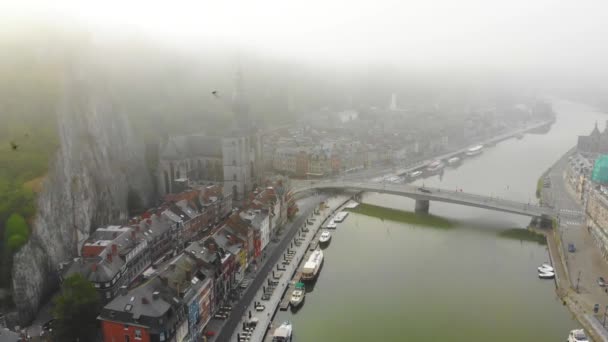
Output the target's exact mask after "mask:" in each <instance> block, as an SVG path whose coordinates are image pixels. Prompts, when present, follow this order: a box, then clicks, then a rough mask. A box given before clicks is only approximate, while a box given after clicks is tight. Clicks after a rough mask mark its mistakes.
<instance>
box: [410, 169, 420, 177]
mask: <svg viewBox="0 0 608 342" xmlns="http://www.w3.org/2000/svg"><path fill="white" fill-rule="evenodd" d="M408 176H409V177H410V178H418V177H420V176H422V171H413V172H410V173H409V174H408Z"/></svg>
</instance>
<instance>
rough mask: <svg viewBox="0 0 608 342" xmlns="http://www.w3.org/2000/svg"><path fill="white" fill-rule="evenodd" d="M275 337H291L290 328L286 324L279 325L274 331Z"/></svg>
mask: <svg viewBox="0 0 608 342" xmlns="http://www.w3.org/2000/svg"><path fill="white" fill-rule="evenodd" d="M274 337H281V338H288V337H289V329H288V328H287V327H284V326H280V327H278V328H277V329H276V330H275V331H274Z"/></svg>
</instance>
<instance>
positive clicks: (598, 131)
mask: <svg viewBox="0 0 608 342" xmlns="http://www.w3.org/2000/svg"><path fill="white" fill-rule="evenodd" d="M599 134H600V130H599V128H597V121H596V122H595V126H594V127H593V131H592V132H591V135H592V136H593V135H599Z"/></svg>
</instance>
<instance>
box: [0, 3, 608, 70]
mask: <svg viewBox="0 0 608 342" xmlns="http://www.w3.org/2000/svg"><path fill="white" fill-rule="evenodd" d="M607 6H608V5H606V3H605V2H604V1H599V0H583V1H574V0H566V1H552V0H536V1H526V0H514V1H483V0H464V1H449V0H431V1H412V0H408V1H390V0H382V1H348V0H334V1H322V0H314V1H279V0H274V1H269V0H264V1H238V0H229V1H178V2H176V3H166V2H154V1H152V2H150V1H128V2H123V1H117V0H112V1H103V2H95V1H77V0H74V1H69V0H60V1H33V0H26V1H14V2H7V3H3V4H2V7H0V9H1V11H0V12H1V13H2V14H0V15H2V17H3V22H5V24H4V25H3V26H5V29H7V28H9V29H10V27H9V25H7V24H6V23H8V22H12V23H13V24H14V25H17V26H19V25H20V24H21V25H23V24H26V25H27V24H31V23H32V22H35V21H36V20H43V19H44V20H48V23H47V24H49V25H59V26H67V27H69V28H79V29H84V30H88V31H89V32H93V33H94V34H98V33H111V34H113V35H114V36H115V37H125V36H126V37H127V38H129V37H138V36H142V37H146V38H149V39H151V40H152V41H157V42H159V43H163V44H170V45H172V44H175V45H178V46H183V45H188V46H192V47H196V46H198V45H206V44H211V45H212V46H213V45H217V46H224V47H229V48H230V49H231V50H229V52H236V51H240V52H241V53H249V52H254V53H258V54H261V55H263V56H270V57H279V58H283V59H288V60H290V61H297V62H304V63H315V64H319V63H320V64H326V65H327V64H330V65H332V66H340V67H348V66H353V67H356V68H369V67H376V66H386V65H388V66H391V67H397V68H399V69H405V70H408V71H413V70H422V71H426V72H437V71H439V72H441V71H451V72H465V73H470V72H482V73H483V72H490V73H496V74H497V75H499V76H501V77H507V78H509V77H512V76H513V74H515V75H519V77H525V76H526V75H528V76H530V77H538V76H540V75H542V76H551V75H552V74H556V73H557V74H559V75H561V76H563V77H572V78H573V79H579V78H582V79H584V78H586V77H589V78H590V79H600V78H601V77H603V76H605V75H606V71H605V70H606V68H605V61H606V60H607V57H608V48H606V45H605V44H604V40H605V38H606V37H607V36H608V28H607V26H606V25H605V16H604V13H605V12H606V10H607ZM7 18H8V19H12V20H9V21H6V20H7ZM23 20H25V21H23ZM72 25H73V26H72ZM516 77H517V76H516Z"/></svg>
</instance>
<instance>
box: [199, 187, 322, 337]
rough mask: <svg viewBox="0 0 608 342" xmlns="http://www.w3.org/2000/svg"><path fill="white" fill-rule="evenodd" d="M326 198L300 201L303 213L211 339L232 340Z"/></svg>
mask: <svg viewBox="0 0 608 342" xmlns="http://www.w3.org/2000/svg"><path fill="white" fill-rule="evenodd" d="M324 198H325V197H313V198H307V199H306V200H302V201H299V202H298V204H299V205H300V209H301V210H302V214H299V215H298V216H299V217H298V218H297V219H296V220H295V221H293V222H291V223H290V224H288V225H287V227H286V228H285V231H284V232H283V236H282V237H281V241H280V242H279V244H278V245H277V246H276V247H275V248H274V250H273V251H272V252H271V253H270V255H269V256H268V257H267V259H266V260H264V261H263V262H262V263H263V266H262V267H261V268H260V269H259V270H258V272H257V274H256V275H255V278H254V279H253V281H252V282H251V283H250V285H249V286H248V287H247V289H246V290H245V293H244V294H243V296H242V297H241V298H240V299H239V301H238V303H237V304H236V305H235V306H233V310H232V312H231V314H230V317H228V319H227V320H226V321H225V323H224V326H223V327H222V328H221V331H220V332H219V334H218V335H216V336H215V337H214V338H212V339H210V341H218V342H219V341H222V342H223V341H229V340H230V338H231V336H232V334H233V332H234V331H235V330H236V328H237V325H238V324H239V322H240V321H241V318H242V316H244V315H245V314H246V313H247V312H246V311H247V306H248V305H249V303H250V302H251V301H253V299H254V297H255V295H256V293H257V291H258V289H259V288H260V287H261V286H262V285H263V283H264V281H265V280H266V277H267V276H268V274H269V273H270V272H272V268H273V267H274V265H275V264H276V263H277V262H278V261H279V258H280V257H281V255H282V254H283V252H284V251H285V250H286V249H287V245H288V244H289V243H290V242H291V241H292V240H293V238H294V237H295V235H296V233H297V232H298V228H299V227H301V226H302V225H303V224H304V221H305V220H306V219H307V218H308V217H309V216H310V215H311V214H312V212H313V210H314V208H316V206H317V205H318V204H319V203H320V202H321V201H322V200H323V199H324ZM259 328H263V327H259Z"/></svg>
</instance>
